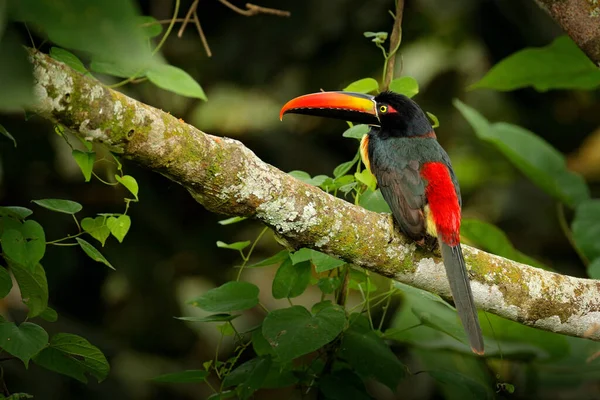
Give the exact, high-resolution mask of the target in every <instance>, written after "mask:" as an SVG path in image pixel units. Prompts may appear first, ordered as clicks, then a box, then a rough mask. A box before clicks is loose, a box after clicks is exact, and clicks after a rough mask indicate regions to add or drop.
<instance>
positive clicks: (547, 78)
mask: <svg viewBox="0 0 600 400" xmlns="http://www.w3.org/2000/svg"><path fill="white" fill-rule="evenodd" d="M526 86H533V87H534V88H535V89H536V90H538V91H541V92H543V91H546V90H548V89H588V90H591V89H595V88H597V87H599V86H600V70H599V69H598V67H597V66H595V65H594V63H593V62H592V61H591V60H590V59H589V58H588V57H587V56H586V55H585V54H584V53H583V52H582V51H581V49H579V47H577V45H576V44H575V43H573V41H572V40H571V39H570V38H569V37H568V36H561V37H559V38H557V39H556V40H554V42H552V43H550V44H549V45H548V46H545V47H541V48H527V49H523V50H521V51H518V52H516V53H514V54H512V55H510V56H508V57H507V58H505V59H504V60H502V61H500V62H499V63H497V64H496V65H495V66H494V67H492V69H491V70H490V71H489V72H488V73H487V74H486V75H485V76H484V77H483V78H482V79H481V80H480V81H479V82H477V83H474V84H473V85H471V86H470V88H473V89H477V88H488V89H496V90H502V91H506V90H514V89H517V88H522V87H526Z"/></svg>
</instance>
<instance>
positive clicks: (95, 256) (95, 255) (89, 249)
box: [75, 238, 115, 269]
mask: <svg viewBox="0 0 600 400" xmlns="http://www.w3.org/2000/svg"><path fill="white" fill-rule="evenodd" d="M75 240H77V243H79V246H80V247H81V248H82V249H83V251H84V252H85V254H87V255H88V256H89V257H90V258H91V259H92V260H94V261H97V262H100V263H102V264H104V265H106V266H107V267H108V268H110V269H115V267H113V266H112V265H111V264H110V263H109V262H108V260H107V259H106V258H104V256H103V255H102V253H100V252H99V251H98V250H97V249H96V248H95V247H94V246H92V245H91V244H90V243H88V242H86V241H85V240H83V239H81V238H75Z"/></svg>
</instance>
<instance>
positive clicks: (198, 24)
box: [194, 11, 212, 57]
mask: <svg viewBox="0 0 600 400" xmlns="http://www.w3.org/2000/svg"><path fill="white" fill-rule="evenodd" d="M194 23H195V24H196V29H197V30H198V34H199V35H200V40H202V45H203V46H204V50H205V51H206V55H207V56H209V57H212V52H211V51H210V46H209V45H208V40H206V36H205V35H204V31H203V30H202V25H200V19H199V18H198V13H197V12H196V11H194Z"/></svg>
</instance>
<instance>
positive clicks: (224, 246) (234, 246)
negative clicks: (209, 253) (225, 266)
mask: <svg viewBox="0 0 600 400" xmlns="http://www.w3.org/2000/svg"><path fill="white" fill-rule="evenodd" d="M248 246H250V241H249V240H246V241H244V242H235V243H225V242H221V241H220V240H219V241H218V242H217V247H218V248H220V249H229V250H238V251H242V250H244V249H245V248H246V247H248Z"/></svg>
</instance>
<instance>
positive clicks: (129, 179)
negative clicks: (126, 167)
mask: <svg viewBox="0 0 600 400" xmlns="http://www.w3.org/2000/svg"><path fill="white" fill-rule="evenodd" d="M115 179H116V180H117V182H119V183H120V184H121V185H123V186H125V187H126V188H127V190H129V191H130V192H131V194H133V196H134V197H135V199H136V200H139V199H138V190H139V187H138V184H137V181H136V180H135V178H134V177H133V176H131V175H123V176H119V175H115Z"/></svg>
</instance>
